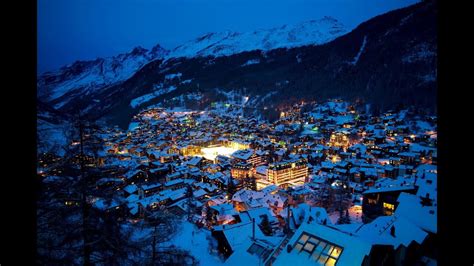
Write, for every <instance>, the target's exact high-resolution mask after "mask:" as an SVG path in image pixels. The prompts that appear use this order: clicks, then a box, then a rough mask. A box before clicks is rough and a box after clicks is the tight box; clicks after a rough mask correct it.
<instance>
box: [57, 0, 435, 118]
mask: <svg viewBox="0 0 474 266" xmlns="http://www.w3.org/2000/svg"><path fill="white" fill-rule="evenodd" d="M436 16H437V9H436V4H435V3H433V2H423V3H419V4H416V5H413V6H410V7H407V8H403V9H399V10H395V11H392V12H389V13H386V14H383V15H380V16H378V17H375V18H373V19H371V20H369V21H367V22H364V23H362V24H361V25H359V26H358V27H357V28H356V29H354V30H353V31H351V32H349V33H347V34H345V35H342V36H340V37H337V38H336V39H334V40H332V41H329V42H327V43H321V44H320V45H307V46H298V45H296V44H295V43H297V42H296V41H295V42H293V44H295V46H297V47H293V48H286V46H285V48H278V49H272V48H277V47H278V46H277V45H275V46H271V45H269V46H268V49H267V48H265V47H264V45H263V44H262V43H264V42H261V40H263V39H258V40H260V41H257V46H256V47H259V49H260V50H255V49H252V50H249V51H247V49H245V50H244V52H240V53H237V52H238V51H240V50H239V49H240V48H239V49H237V48H229V47H246V46H245V45H240V44H239V45H237V43H239V42H238V41H237V39H239V38H237V36H239V35H236V36H234V37H232V36H233V35H235V34H231V33H224V34H222V35H219V36H218V37H215V36H214V35H213V34H212V35H207V36H204V37H203V38H200V39H198V40H195V41H194V43H198V44H200V45H201V44H202V45H201V46H199V47H198V48H192V49H191V48H190V47H193V46H192V45H191V44H190V43H188V44H186V45H183V46H181V47H178V48H176V49H175V50H173V51H172V52H171V53H170V55H169V56H167V57H166V58H165V59H164V60H154V61H152V62H150V63H148V64H146V65H145V66H143V67H142V68H140V69H139V70H138V71H137V72H136V73H135V74H134V75H133V76H132V77H131V78H129V79H127V80H125V81H123V82H120V83H117V84H114V85H112V86H108V87H106V88H103V89H101V90H93V91H91V92H90V93H88V94H85V95H82V96H81V97H75V98H74V101H70V102H68V103H67V104H64V105H62V106H61V107H60V109H61V110H62V111H65V112H73V111H74V110H78V109H81V110H86V111H88V112H89V113H93V114H96V115H97V116H98V117H100V116H105V117H106V118H107V119H109V121H111V122H112V123H114V124H119V125H121V126H125V125H126V124H127V123H128V121H129V119H130V118H131V117H132V116H133V114H135V113H136V112H138V111H139V110H140V109H142V108H145V107H147V106H150V105H153V104H161V105H164V106H167V105H168V106H173V105H185V106H193V107H196V106H197V107H204V106H206V105H209V104H211V103H212V102H215V101H219V100H222V99H229V98H235V97H241V96H248V97H249V100H248V104H249V105H251V106H253V107H254V108H262V109H268V108H277V107H279V106H281V105H282V104H286V103H291V102H295V101H301V100H325V99H327V98H333V97H339V98H343V99H347V100H354V99H359V100H362V101H365V102H368V103H372V104H373V105H374V106H376V107H378V108H382V109H387V108H394V107H396V106H397V105H399V104H404V105H415V106H417V107H423V108H425V107H426V108H429V109H431V110H433V111H435V110H436V101H437V99H436V98H437V96H436V90H437V86H436V71H437V30H436ZM325 20H331V19H328V18H326V19H325ZM329 24H333V25H336V24H337V23H329ZM336 28H337V27H336ZM280 29H281V28H280ZM277 31H278V30H274V31H273V32H277ZM336 31H337V30H336ZM293 32H294V31H293ZM301 32H308V31H307V30H302V31H301ZM313 32H315V31H313ZM257 35H258V34H257ZM263 35H265V34H262V36H263ZM283 35H284V34H283ZM336 35H337V33H336ZM240 36H241V38H243V37H242V36H248V35H247V34H241V35H240ZM273 36H276V35H273ZM285 36H286V37H282V38H280V39H279V40H285V38H287V37H288V36H289V35H285ZM331 36H333V37H334V36H335V35H331ZM331 38H332V37H327V39H326V40H331ZM206 39H208V40H211V39H212V41H209V42H207V41H206ZM234 39H235V40H234ZM276 39H278V38H276V37H275V40H276ZM290 39H291V38H290ZM297 39H298V38H296V39H295V38H294V39H292V40H297ZM303 39H305V37H301V38H299V39H298V40H303ZM322 39H323V38H321V39H320V40H322ZM216 40H218V41H216ZM247 40H249V38H243V41H242V43H247ZM268 40H270V39H268ZM272 40H273V39H272ZM226 42H228V43H232V45H230V46H220V44H224V43H226ZM283 42H284V41H282V43H283ZM269 43H273V42H272V41H269ZM300 43H303V41H301V42H300ZM205 44H209V45H208V46H206V45H205ZM196 47H197V46H196ZM219 47H220V48H219ZM262 47H263V48H262ZM221 48H222V49H221ZM234 51H235V52H236V53H234ZM229 53H230V54H229ZM173 54H174V55H173ZM211 54H212V55H211ZM216 54H217V56H216ZM219 55H226V56H219Z"/></svg>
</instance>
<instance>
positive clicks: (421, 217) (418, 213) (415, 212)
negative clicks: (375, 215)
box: [395, 192, 438, 233]
mask: <svg viewBox="0 0 474 266" xmlns="http://www.w3.org/2000/svg"><path fill="white" fill-rule="evenodd" d="M397 201H398V207H397V209H396V210H395V215H397V216H401V217H404V218H406V219H407V220H409V221H410V222H412V223H414V224H416V225H417V226H419V227H420V228H422V229H423V230H425V231H428V232H432V233H437V230H438V228H437V227H438V226H437V206H434V205H433V206H423V205H422V204H421V199H420V197H419V196H416V195H413V194H408V193H405V192H402V193H401V194H400V196H399V197H398V200H397Z"/></svg>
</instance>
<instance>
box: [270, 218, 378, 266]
mask: <svg viewBox="0 0 474 266" xmlns="http://www.w3.org/2000/svg"><path fill="white" fill-rule="evenodd" d="M303 233H306V234H310V235H313V236H317V237H318V238H319V239H321V240H323V241H327V242H330V243H332V244H334V245H337V246H339V247H342V252H341V253H340V255H339V258H338V260H337V265H361V264H362V262H363V260H364V257H365V256H366V255H369V253H370V250H371V248H372V245H371V244H370V243H369V242H367V241H364V240H363V239H361V238H360V237H358V236H355V235H350V234H347V233H344V232H342V231H339V230H337V229H334V228H331V227H328V226H324V225H320V224H318V223H310V224H308V223H303V224H302V225H301V226H300V227H299V228H298V230H296V232H295V234H294V235H293V237H292V238H291V239H290V241H289V242H288V244H289V245H291V246H294V245H295V244H296V242H297V241H298V239H299V238H300V237H301V235H302V234H303ZM315 264H316V263H315V261H314V260H313V259H312V257H311V256H310V255H309V254H308V253H306V252H299V251H298V250H296V249H295V248H293V249H292V250H291V251H290V252H289V253H288V252H286V250H284V251H282V252H281V253H280V254H279V256H278V257H277V258H276V260H275V262H274V263H273V265H275V266H279V265H315Z"/></svg>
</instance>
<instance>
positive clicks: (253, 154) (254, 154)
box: [232, 149, 264, 166]
mask: <svg viewBox="0 0 474 266" xmlns="http://www.w3.org/2000/svg"><path fill="white" fill-rule="evenodd" d="M263 155H264V153H263V152H262V151H255V150H253V149H246V150H238V151H236V152H234V153H233V154H232V158H233V159H234V161H235V162H241V163H247V164H250V165H252V166H258V165H261V164H262V163H263Z"/></svg>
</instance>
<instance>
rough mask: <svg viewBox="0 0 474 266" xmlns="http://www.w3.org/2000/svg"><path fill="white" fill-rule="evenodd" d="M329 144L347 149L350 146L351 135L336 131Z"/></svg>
mask: <svg viewBox="0 0 474 266" xmlns="http://www.w3.org/2000/svg"><path fill="white" fill-rule="evenodd" d="M329 146H332V147H340V148H344V149H347V147H349V137H348V136H347V134H346V133H344V132H334V133H332V134H331V138H330V139H329Z"/></svg>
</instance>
